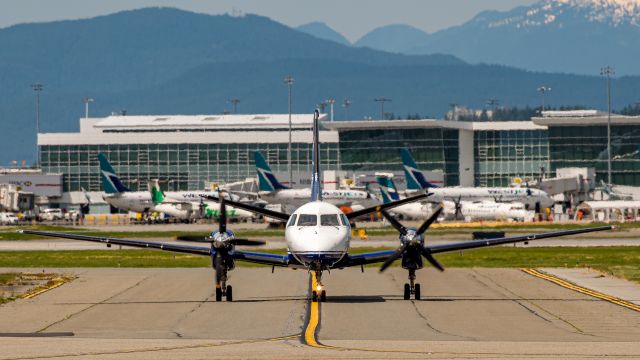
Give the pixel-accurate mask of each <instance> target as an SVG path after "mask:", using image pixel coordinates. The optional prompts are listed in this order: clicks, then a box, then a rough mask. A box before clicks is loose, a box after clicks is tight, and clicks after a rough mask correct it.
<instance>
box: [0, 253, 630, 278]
mask: <svg viewBox="0 0 640 360" xmlns="http://www.w3.org/2000/svg"><path fill="white" fill-rule="evenodd" d="M379 250H380V248H375V249H374V248H356V249H352V253H361V252H368V251H379ZM259 251H263V252H269V253H276V254H284V253H285V252H284V250H259ZM436 257H437V258H438V259H439V260H440V261H441V262H442V263H443V265H444V266H445V267H453V268H469V267H491V268H519V267H570V268H573V267H592V268H595V269H598V270H600V271H603V272H605V273H608V274H612V275H615V276H618V277H623V278H626V279H629V280H632V281H636V282H640V247H589V248H559V247H552V248H551V247H549V248H547V247H535V248H534V247H531V248H513V247H496V248H488V249H479V250H472V251H465V252H463V253H460V252H455V253H447V254H441V255H436ZM238 265H240V266H260V265H254V264H247V263H238ZM396 265H398V263H397V262H396ZM210 266H211V265H210V260H209V258H207V257H205V256H196V255H184V254H175V255H174V254H172V253H167V252H161V251H154V250H110V251H105V250H83V251H8V252H0V267H16V268H20V267H34V268H41V267H42V268H68V267H71V268H73V267H125V268H138V267H140V268H154V267H167V268H175V267H184V268H194V267H210ZM376 266H377V265H372V267H376Z"/></svg>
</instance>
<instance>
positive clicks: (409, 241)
mask: <svg viewBox="0 0 640 360" xmlns="http://www.w3.org/2000/svg"><path fill="white" fill-rule="evenodd" d="M441 212H442V206H438V209H437V210H436V211H435V212H434V213H433V215H431V216H430V217H429V218H428V219H427V220H426V221H425V222H424V223H422V225H420V227H419V228H418V229H414V228H406V227H405V226H404V225H402V224H401V223H400V222H399V221H398V220H396V218H394V217H393V216H391V215H390V214H389V213H388V212H386V211H385V210H382V211H381V213H382V216H384V218H385V219H387V221H389V223H390V224H391V226H393V227H394V228H395V229H396V230H398V232H399V233H400V242H401V245H400V247H399V248H398V249H397V250H396V251H395V252H394V253H393V254H392V255H391V256H389V257H388V258H387V260H385V262H384V263H383V264H382V266H381V267H380V272H383V271H385V270H386V269H387V268H388V267H389V266H391V264H392V263H393V262H394V261H396V260H398V259H399V258H400V257H402V256H403V255H404V254H405V253H413V254H416V255H418V254H419V255H418V256H420V255H421V256H424V258H425V259H427V261H428V262H429V263H430V264H431V265H433V267H435V268H436V269H438V270H440V271H444V267H443V266H442V264H440V263H439V262H438V260H436V259H435V258H434V257H433V255H432V254H431V251H430V250H429V249H428V248H425V247H424V233H425V231H427V229H428V228H429V226H431V224H433V223H434V222H435V221H436V219H438V216H440V213H441Z"/></svg>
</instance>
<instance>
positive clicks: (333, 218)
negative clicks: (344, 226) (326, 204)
mask: <svg viewBox="0 0 640 360" xmlns="http://www.w3.org/2000/svg"><path fill="white" fill-rule="evenodd" d="M320 225H321V226H339V225H340V221H338V215H337V214H327V215H320Z"/></svg>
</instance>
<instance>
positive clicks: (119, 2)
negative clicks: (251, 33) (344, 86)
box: [0, 0, 535, 41]
mask: <svg viewBox="0 0 640 360" xmlns="http://www.w3.org/2000/svg"><path fill="white" fill-rule="evenodd" d="M534 2H535V1H534V0H482V1H480V0H322V1H318V0H184V1H167V0H0V27H7V26H10V25H13V24H18V23H24V22H41V21H52V20H63V19H78V18H87V17H93V16H96V15H104V14H109V13H112V12H116V11H119V10H127V9H136V8H141V7H148V6H172V7H178V8H181V9H185V10H191V11H196V12H203V13H208V14H222V13H226V12H229V13H230V12H232V11H233V10H234V9H236V10H239V11H242V12H244V13H254V14H259V15H265V16H268V17H270V18H272V19H274V20H277V21H279V22H281V23H284V24H286V25H289V26H298V25H301V24H305V23H308V22H311V21H316V20H318V21H323V22H325V23H327V24H328V25H329V26H331V27H332V28H334V29H335V30H337V31H338V32H340V33H342V34H343V35H345V36H346V37H347V38H348V39H349V40H351V41H354V40H357V39H358V38H360V37H361V36H362V35H364V34H365V33H367V32H368V31H370V30H372V29H374V28H376V27H379V26H383V25H388V24H397V23H404V24H409V25H412V26H415V27H417V28H419V29H423V30H425V31H428V32H433V31H436V30H440V29H443V28H447V27H449V26H453V25H458V24H461V23H463V22H464V21H466V20H469V19H470V18H472V17H473V16H474V15H476V14H477V13H478V12H480V11H482V10H489V9H493V10H508V9H511V8H513V7H516V6H519V5H526V4H531V3H534Z"/></svg>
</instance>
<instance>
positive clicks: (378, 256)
mask: <svg viewBox="0 0 640 360" xmlns="http://www.w3.org/2000/svg"><path fill="white" fill-rule="evenodd" d="M395 252H396V251H395V250H383V251H375V252H369V253H363V254H356V255H351V254H348V255H347V256H345V257H344V258H343V259H342V260H340V261H339V262H338V263H337V264H335V265H334V266H333V268H334V269H336V268H337V269H340V268H345V267H351V266H360V265H367V264H375V263H380V262H383V261H385V260H387V258H389V256H391V255H393V253H395Z"/></svg>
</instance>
